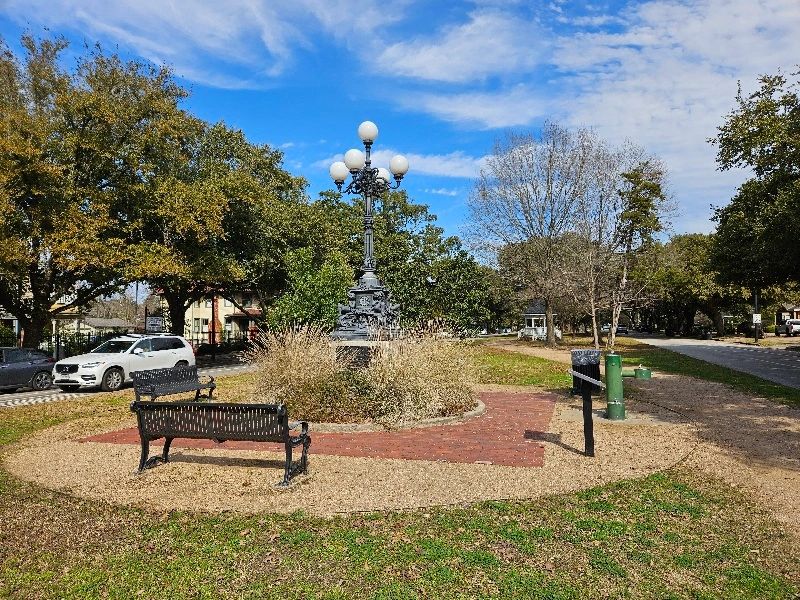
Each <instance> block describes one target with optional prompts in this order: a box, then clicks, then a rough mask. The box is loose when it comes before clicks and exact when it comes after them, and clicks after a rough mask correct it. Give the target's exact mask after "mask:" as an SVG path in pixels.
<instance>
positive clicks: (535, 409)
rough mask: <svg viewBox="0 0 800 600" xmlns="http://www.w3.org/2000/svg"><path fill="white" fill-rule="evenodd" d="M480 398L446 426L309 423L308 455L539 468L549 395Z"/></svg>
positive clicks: (135, 435)
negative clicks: (477, 410)
mask: <svg viewBox="0 0 800 600" xmlns="http://www.w3.org/2000/svg"><path fill="white" fill-rule="evenodd" d="M480 398H481V400H482V401H483V402H484V404H485V405H486V411H485V412H484V413H483V414H482V415H480V416H478V417H475V418H474V419H469V420H467V421H464V422H462V423H454V424H450V425H440V426H435V427H419V428H416V429H405V430H400V431H386V432H384V431H375V432H352V433H314V430H313V425H312V428H311V435H312V443H311V455H312V457H313V455H314V454H325V455H333V456H353V457H366V458H396V459H404V460H432V461H444V462H452V463H485V464H494V465H504V466H510V467H540V466H542V464H543V463H544V446H543V445H542V444H541V443H539V442H538V441H536V440H535V439H533V438H535V437H536V434H537V433H539V434H541V433H544V432H546V431H547V428H548V426H549V425H550V420H551V419H552V416H553V407H554V404H555V397H554V396H553V395H552V394H547V393H544V392H536V393H509V392H486V393H481V394H480ZM80 441H82V442H104V443H114V444H136V445H138V444H139V432H138V430H137V429H136V428H135V427H133V428H130V429H122V430H119V431H111V432H108V433H102V434H99V435H94V436H91V437H87V438H83V439H81V440H80ZM157 443H158V442H153V444H157ZM270 446H271V447H276V445H275V444H264V443H258V442H235V441H231V442H224V443H222V444H216V443H214V442H213V441H211V440H189V439H176V440H175V441H174V442H173V444H172V447H173V448H226V449H237V450H239V449H240V450H264V449H265V447H270ZM276 449H278V448H277V447H276ZM281 449H282V448H281Z"/></svg>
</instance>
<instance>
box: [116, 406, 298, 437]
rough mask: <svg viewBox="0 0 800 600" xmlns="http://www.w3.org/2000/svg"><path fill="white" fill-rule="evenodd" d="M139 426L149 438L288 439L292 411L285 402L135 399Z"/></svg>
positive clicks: (133, 407) (135, 410) (132, 408)
mask: <svg viewBox="0 0 800 600" xmlns="http://www.w3.org/2000/svg"><path fill="white" fill-rule="evenodd" d="M131 410H132V411H134V412H135V413H136V416H137V419H138V421H139V430H140V431H141V433H142V435H143V436H145V437H150V438H159V437H175V438H211V439H221V440H251V441H256V442H285V441H286V440H287V439H288V438H289V415H288V412H287V410H286V406H284V405H282V404H231V403H221V402H220V403H216V402H207V403H202V404H198V403H195V402H157V403H156V402H140V401H134V402H133V404H131Z"/></svg>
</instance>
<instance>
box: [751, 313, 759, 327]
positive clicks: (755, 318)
mask: <svg viewBox="0 0 800 600" xmlns="http://www.w3.org/2000/svg"><path fill="white" fill-rule="evenodd" d="M759 323H761V313H753V325H758V324H759Z"/></svg>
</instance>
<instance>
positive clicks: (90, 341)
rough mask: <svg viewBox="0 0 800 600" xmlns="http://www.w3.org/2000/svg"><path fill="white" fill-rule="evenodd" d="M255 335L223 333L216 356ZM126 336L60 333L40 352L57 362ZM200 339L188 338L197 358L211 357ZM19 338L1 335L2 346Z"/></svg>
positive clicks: (205, 337)
mask: <svg viewBox="0 0 800 600" xmlns="http://www.w3.org/2000/svg"><path fill="white" fill-rule="evenodd" d="M255 334H256V330H253V331H249V332H248V331H243V332H230V331H220V332H218V333H217V345H216V352H220V353H224V352H234V351H239V350H244V349H245V348H246V347H247V344H248V342H249V341H250V340H252V339H253V337H254V336H255ZM120 335H125V334H124V333H119V332H106V333H58V334H56V335H46V336H43V337H42V339H41V341H40V342H39V349H40V350H42V351H43V352H47V354H49V355H50V356H52V357H53V358H55V359H56V360H61V359H62V358H68V357H70V356H75V355H77V354H85V353H87V352H89V351H91V350H93V349H94V348H97V346H99V345H100V344H102V343H103V342H105V341H107V340H110V339H111V338H115V337H118V336H120ZM197 335H198V336H199V337H187V338H186V340H187V341H188V342H189V343H190V344H191V345H192V347H193V348H194V349H195V351H196V352H197V353H198V354H209V353H211V351H212V347H213V346H212V340H211V337H210V335H209V334H197ZM19 345H20V344H19V338H18V337H17V336H16V335H14V334H13V333H3V332H0V346H6V347H8V346H19Z"/></svg>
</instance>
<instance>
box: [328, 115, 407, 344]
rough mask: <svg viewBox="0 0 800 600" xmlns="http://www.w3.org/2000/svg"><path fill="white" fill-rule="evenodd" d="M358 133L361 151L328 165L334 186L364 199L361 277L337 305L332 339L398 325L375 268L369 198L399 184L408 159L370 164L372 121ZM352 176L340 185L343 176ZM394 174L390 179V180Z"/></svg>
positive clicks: (388, 331)
mask: <svg viewBox="0 0 800 600" xmlns="http://www.w3.org/2000/svg"><path fill="white" fill-rule="evenodd" d="M358 136H359V137H360V138H361V141H362V142H363V143H364V152H362V151H361V150H358V149H355V148H354V149H351V150H348V151H347V152H345V155H344V162H341V161H337V162H335V163H333V164H332V165H331V168H330V174H331V177H332V178H333V181H334V182H335V183H336V187H337V189H338V190H339V191H340V192H341V191H342V188H344V192H345V193H347V194H356V195H359V196H362V197H363V199H364V263H363V264H362V265H361V271H362V273H361V277H359V279H358V281H357V282H356V285H355V286H353V287H352V288H350V290H349V291H348V293H347V304H340V305H339V317H338V319H337V322H336V328H335V329H334V332H333V334H332V337H333V338H335V339H341V340H367V339H371V338H373V337H376V336H377V337H392V336H393V334H394V333H395V332H396V331H397V329H398V313H397V309H398V307H397V305H395V304H392V302H391V296H390V293H389V290H388V289H386V287H384V285H383V284H382V283H381V281H380V280H379V279H378V276H377V274H376V272H375V255H374V236H373V225H374V217H373V212H372V209H373V202H374V201H375V200H376V199H377V198H380V197H381V196H383V195H384V194H385V193H386V192H388V191H389V190H391V189H397V188H398V187H400V181H401V180H402V179H403V176H404V175H405V174H406V173H407V172H408V160H406V158H405V157H404V156H401V155H399V154H398V155H396V156H393V157H392V159H391V161H389V169H390V170H391V173H390V172H389V170H387V169H385V168H383V167H380V168H375V167H373V166H372V160H371V151H372V143H373V142H374V141H375V138H377V137H378V127H377V126H376V125H375V123H373V122H372V121H364V122H363V123H361V125H359V126H358ZM348 175H350V176H351V177H352V179H351V180H350V183H348V184H347V186H345V185H344V183H345V180H346V179H347V176H348ZM392 176H394V181H392Z"/></svg>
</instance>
